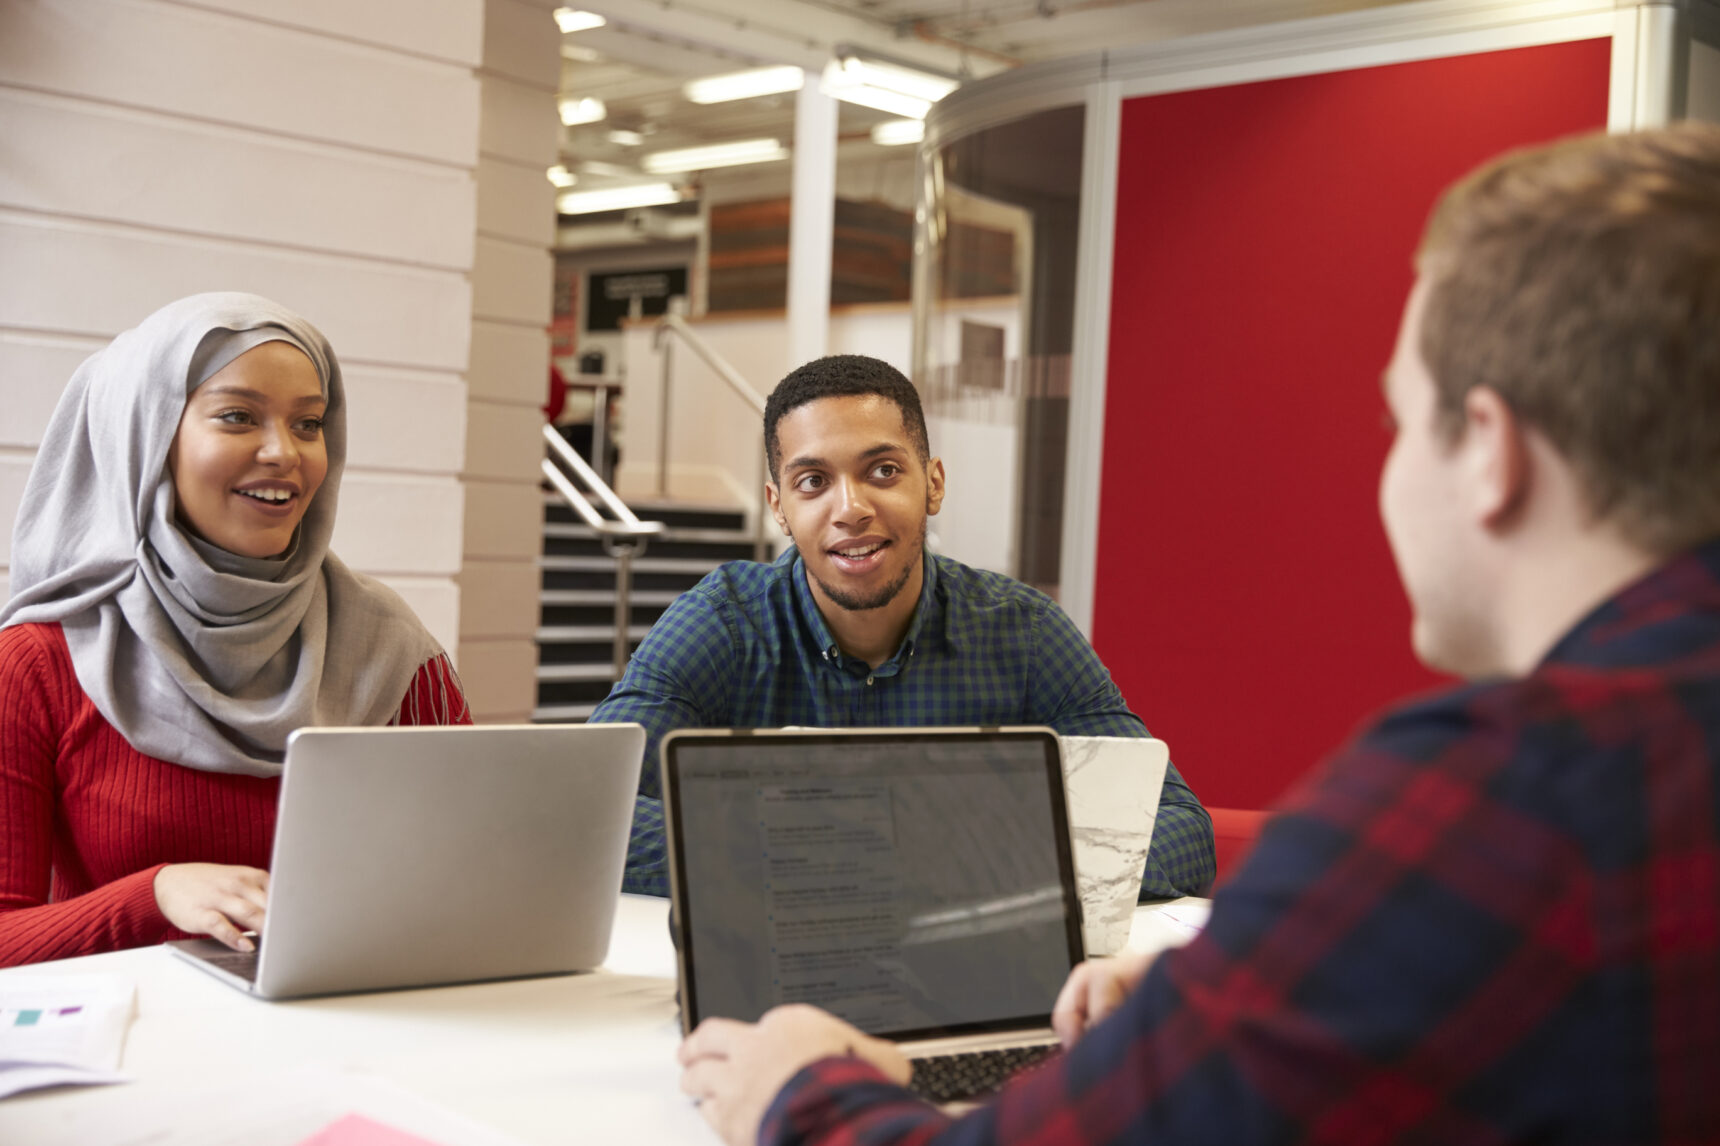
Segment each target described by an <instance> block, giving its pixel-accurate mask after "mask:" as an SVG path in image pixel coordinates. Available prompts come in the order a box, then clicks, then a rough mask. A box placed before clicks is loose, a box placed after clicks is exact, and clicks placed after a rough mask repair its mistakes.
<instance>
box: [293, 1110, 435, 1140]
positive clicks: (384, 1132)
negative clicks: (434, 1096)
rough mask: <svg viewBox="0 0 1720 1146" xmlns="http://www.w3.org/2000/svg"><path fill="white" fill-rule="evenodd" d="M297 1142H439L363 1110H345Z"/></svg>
mask: <svg viewBox="0 0 1720 1146" xmlns="http://www.w3.org/2000/svg"><path fill="white" fill-rule="evenodd" d="M299 1146H438V1144H437V1143H435V1142H432V1141H430V1139H428V1138H420V1137H418V1135H416V1134H408V1133H406V1131H404V1130H396V1129H394V1127H392V1126H384V1125H383V1124H382V1123H380V1122H376V1121H373V1120H372V1119H369V1118H366V1117H365V1116H364V1115H362V1114H348V1115H347V1116H346V1117H345V1118H341V1119H337V1120H336V1121H334V1122H331V1123H329V1124H328V1125H327V1126H325V1127H323V1128H322V1129H321V1130H318V1131H317V1132H316V1133H315V1134H312V1135H311V1136H310V1137H309V1138H306V1139H305V1140H304V1141H303V1142H300V1143H299Z"/></svg>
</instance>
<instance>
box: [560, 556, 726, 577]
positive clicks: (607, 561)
mask: <svg viewBox="0 0 1720 1146" xmlns="http://www.w3.org/2000/svg"><path fill="white" fill-rule="evenodd" d="M539 564H540V565H541V567H542V568H544V569H545V570H553V571H554V572H557V573H613V572H614V571H615V558H613V557H544V558H542V559H541V560H540V562H539ZM721 564H722V562H721V561H717V560H714V559H705V558H697V557H636V558H634V560H633V572H634V573H636V574H637V573H697V574H698V575H700V576H701V577H702V576H704V575H705V574H706V573H709V572H710V571H711V570H713V569H715V568H716V567H717V566H719V565H721Z"/></svg>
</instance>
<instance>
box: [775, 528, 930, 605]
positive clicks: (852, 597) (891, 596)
mask: <svg viewBox="0 0 1720 1146" xmlns="http://www.w3.org/2000/svg"><path fill="white" fill-rule="evenodd" d="M789 540H791V541H792V540H793V536H792V535H791V536H790V538H789ZM925 552H926V523H925V522H924V521H922V522H920V536H919V537H918V538H917V539H916V544H915V546H914V552H913V556H912V557H911V558H910V559H909V560H907V561H905V562H903V563H902V572H901V573H900V574H899V575H898V576H897V577H896V579H895V580H894V581H892V582H890V583H889V584H888V585H885V586H884V587H882V588H881V589H879V590H877V591H876V592H874V593H871V594H868V595H867V596H864V597H862V596H860V595H859V594H858V593H848V592H845V591H843V590H840V589H837V588H836V587H835V586H833V585H828V584H826V583H825V581H824V579H823V578H822V577H820V576H818V574H816V573H813V572H812V567H811V566H807V570H806V571H807V572H808V573H809V574H811V576H812V579H813V580H814V581H816V582H818V587H819V588H820V589H822V590H823V591H824V595H825V596H826V597H828V598H829V599H830V601H831V602H832V603H833V604H834V605H836V606H837V607H838V608H840V609H844V610H846V611H848V612H850V613H861V612H864V611H866V610H867V609H882V608H883V607H884V606H885V605H888V604H889V603H890V602H891V601H894V600H895V599H896V597H897V595H898V594H899V593H901V591H902V590H903V589H906V588H907V587H908V580H909V578H911V577H912V576H913V575H914V570H916V569H918V568H919V567H920V565H921V564H922V563H923V562H924V560H925Z"/></svg>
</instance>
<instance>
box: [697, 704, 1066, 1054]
mask: <svg viewBox="0 0 1720 1146" xmlns="http://www.w3.org/2000/svg"><path fill="white" fill-rule="evenodd" d="M664 779H665V782H666V786H667V790H668V794H669V804H670V828H671V838H672V848H673V865H674V868H673V874H672V880H673V882H674V888H675V901H676V908H677V928H678V931H679V935H678V939H679V941H680V946H681V953H682V961H683V963H682V970H683V983H682V988H683V994H682V1004H683V1006H684V1007H685V1008H686V1011H687V1015H686V1018H687V1025H688V1026H689V1028H690V1027H691V1026H693V1025H694V1024H696V1023H697V1022H698V1021H699V1020H700V1019H703V1018H705V1017H707V1016H712V1015H717V1016H725V1017H730V1018H739V1019H746V1020H752V1019H756V1018H758V1017H759V1015H761V1014H762V1013H764V1012H765V1011H767V1010H769V1009H770V1008H771V1007H773V1006H775V1005H777V1004H779V1003H791V1002H805V1003H812V1004H815V1005H817V1006H820V1007H823V1008H824V1009H826V1010H828V1011H831V1012H833V1013H835V1014H836V1015H839V1016H841V1017H842V1018H844V1019H846V1020H848V1021H849V1022H851V1023H853V1024H854V1025H855V1026H857V1027H859V1028H860V1029H862V1030H864V1031H867V1032H869V1033H872V1034H879V1035H888V1036H890V1037H893V1038H898V1039H899V1038H906V1037H926V1036H932V1035H946V1034H966V1033H970V1032H979V1031H986V1030H998V1029H1009V1028H1017V1027H1022V1026H1027V1025H1034V1024H1036V1023H1037V1024H1043V1023H1046V1022H1048V1021H1049V1015H1050V1011H1051V1005H1052V1003H1053V1002H1054V1001H1055V1000H1056V997H1057V992H1058V990H1059V989H1060V988H1061V987H1062V985H1063V981H1064V979H1065V978H1067V977H1068V974H1069V971H1070V969H1071V968H1072V967H1073V966H1074V964H1075V963H1076V962H1078V961H1079V960H1080V958H1081V931H1080V921H1079V907H1078V905H1077V904H1078V901H1077V899H1076V894H1075V880H1074V873H1073V865H1072V863H1071V860H1070V851H1069V837H1068V820H1067V817H1066V814H1065V811H1064V804H1063V779H1062V770H1061V766H1060V763H1059V758H1058V747H1057V740H1056V737H1055V735H1053V734H1052V733H1051V732H1050V731H1049V730H1045V731H1027V732H1015V731H1010V732H980V731H951V730H937V731H925V730H919V731H912V732H904V731H902V730H892V731H889V732H874V731H858V730H856V731H846V732H817V733H813V732H794V733H767V732H761V733H753V734H739V735H733V734H727V733H718V734H711V733H676V734H674V735H673V736H672V737H671V738H669V739H668V740H666V741H665V743H664Z"/></svg>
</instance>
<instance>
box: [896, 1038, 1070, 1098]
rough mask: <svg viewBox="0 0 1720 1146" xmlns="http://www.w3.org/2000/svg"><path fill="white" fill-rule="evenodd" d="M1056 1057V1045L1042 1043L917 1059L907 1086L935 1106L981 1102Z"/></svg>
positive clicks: (914, 1061)
mask: <svg viewBox="0 0 1720 1146" xmlns="http://www.w3.org/2000/svg"><path fill="white" fill-rule="evenodd" d="M1056 1053H1057V1044H1056V1043H1042V1044H1040V1045H1038V1046H1026V1047H1004V1048H1001V1049H998V1050H982V1051H968V1052H966V1053H963V1054H944V1055H934V1056H932V1057H929V1058H917V1059H914V1060H913V1065H914V1075H913V1077H912V1078H910V1079H909V1080H908V1086H909V1088H910V1089H912V1090H913V1091H914V1092H915V1093H916V1094H918V1095H919V1096H920V1097H921V1098H925V1099H928V1100H930V1101H932V1102H958V1101H961V1100H962V1099H967V1098H981V1097H983V1096H985V1095H987V1094H990V1093H991V1092H992V1091H994V1090H996V1089H997V1088H998V1087H1000V1086H1002V1085H1003V1084H1004V1082H1005V1081H1006V1080H1007V1079H1008V1078H1009V1076H1010V1075H1012V1074H1014V1073H1015V1072H1016V1071H1018V1070H1022V1069H1024V1068H1026V1067H1030V1066H1033V1065H1035V1064H1037V1063H1040V1062H1043V1061H1045V1060H1046V1059H1048V1058H1050V1057H1051V1056H1052V1055H1054V1054H1056Z"/></svg>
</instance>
